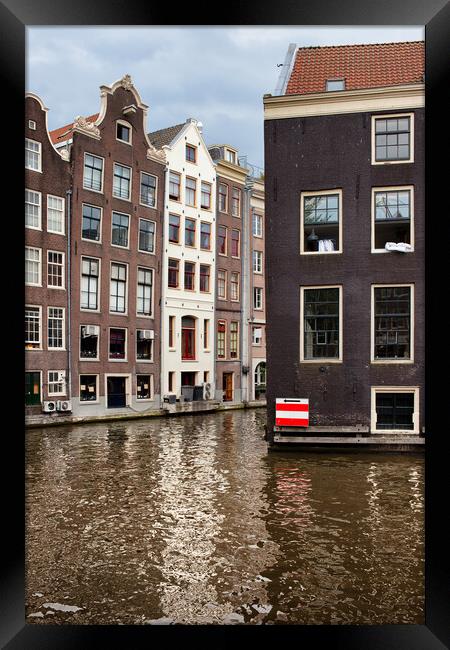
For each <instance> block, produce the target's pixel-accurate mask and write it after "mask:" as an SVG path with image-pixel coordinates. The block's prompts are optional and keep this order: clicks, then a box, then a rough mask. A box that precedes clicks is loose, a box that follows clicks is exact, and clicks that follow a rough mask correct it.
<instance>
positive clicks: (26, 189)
mask: <svg viewBox="0 0 450 650" xmlns="http://www.w3.org/2000/svg"><path fill="white" fill-rule="evenodd" d="M26 192H33V193H34V194H37V196H38V197H39V204H38V208H39V217H38V219H39V225H38V226H29V225H28V224H27V223H25V228H29V229H30V230H42V194H41V192H37V191H36V190H32V189H30V188H29V187H26V188H25V197H26ZM26 204H27V200H26V198H25V206H26ZM30 205H36V204H35V203H30Z"/></svg>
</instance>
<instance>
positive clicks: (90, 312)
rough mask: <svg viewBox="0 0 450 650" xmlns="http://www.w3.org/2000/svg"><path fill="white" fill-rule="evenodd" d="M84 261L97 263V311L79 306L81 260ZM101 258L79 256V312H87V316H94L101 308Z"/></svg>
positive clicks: (81, 276)
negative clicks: (88, 260)
mask: <svg viewBox="0 0 450 650" xmlns="http://www.w3.org/2000/svg"><path fill="white" fill-rule="evenodd" d="M84 259H90V260H95V261H96V262H98V276H97V309H88V308H87V307H82V306H81V292H82V286H83V260H84ZM101 280H102V258H101V257H95V256H93V255H81V257H80V296H79V300H80V311H83V312H87V313H89V314H96V313H99V312H100V306H101V302H100V299H101V287H102V281H101Z"/></svg>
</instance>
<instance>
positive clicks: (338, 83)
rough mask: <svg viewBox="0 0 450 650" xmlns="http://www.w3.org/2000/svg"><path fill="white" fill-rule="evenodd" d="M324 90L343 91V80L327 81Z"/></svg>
mask: <svg viewBox="0 0 450 650" xmlns="http://www.w3.org/2000/svg"><path fill="white" fill-rule="evenodd" d="M325 90H327V91H329V90H345V79H327V82H326V87H325Z"/></svg>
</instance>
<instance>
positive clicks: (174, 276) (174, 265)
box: [168, 259, 180, 289]
mask: <svg viewBox="0 0 450 650" xmlns="http://www.w3.org/2000/svg"><path fill="white" fill-rule="evenodd" d="M179 267H180V263H179V261H178V260H174V259H169V278H168V280H169V287H172V288H174V289H176V288H177V287H178V275H179Z"/></svg>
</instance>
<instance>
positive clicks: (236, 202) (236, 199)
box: [231, 187, 241, 217]
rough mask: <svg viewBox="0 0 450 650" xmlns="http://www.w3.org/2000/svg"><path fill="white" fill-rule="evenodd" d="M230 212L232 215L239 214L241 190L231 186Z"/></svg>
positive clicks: (238, 215) (237, 215)
mask: <svg viewBox="0 0 450 650" xmlns="http://www.w3.org/2000/svg"><path fill="white" fill-rule="evenodd" d="M231 214H232V215H233V217H240V216H241V190H239V189H238V188H237V187H233V191H232V194H231Z"/></svg>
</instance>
